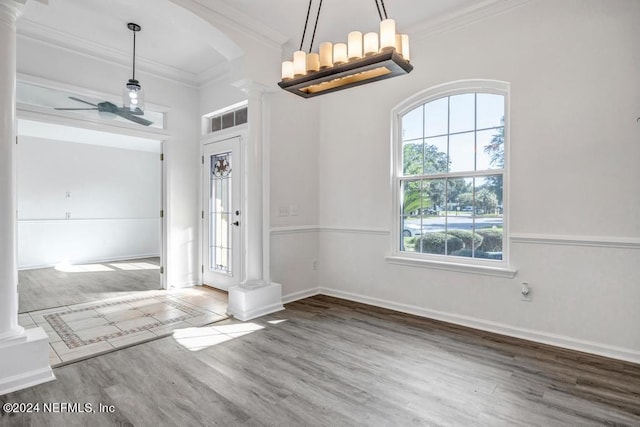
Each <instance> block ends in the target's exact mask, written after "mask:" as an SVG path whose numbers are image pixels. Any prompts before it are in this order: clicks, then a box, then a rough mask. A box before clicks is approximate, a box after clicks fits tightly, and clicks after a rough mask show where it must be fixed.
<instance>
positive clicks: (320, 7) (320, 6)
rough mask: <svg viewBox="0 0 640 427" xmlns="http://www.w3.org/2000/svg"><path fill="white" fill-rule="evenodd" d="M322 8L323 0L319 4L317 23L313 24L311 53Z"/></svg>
mask: <svg viewBox="0 0 640 427" xmlns="http://www.w3.org/2000/svg"><path fill="white" fill-rule="evenodd" d="M320 9H322V0H320V5H319V6H318V13H317V14H316V23H315V25H314V26H313V34H312V35H311V43H310V44H309V53H311V49H312V48H313V41H314V40H315V38H316V28H318V20H319V18H320Z"/></svg>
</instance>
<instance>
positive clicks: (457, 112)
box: [449, 93, 475, 133]
mask: <svg viewBox="0 0 640 427" xmlns="http://www.w3.org/2000/svg"><path fill="white" fill-rule="evenodd" d="M449 99H450V100H449V120H450V122H449V133H456V132H466V131H470V130H474V129H475V111H474V110H475V93H465V94H464V95H455V96H451V97H450V98H449Z"/></svg>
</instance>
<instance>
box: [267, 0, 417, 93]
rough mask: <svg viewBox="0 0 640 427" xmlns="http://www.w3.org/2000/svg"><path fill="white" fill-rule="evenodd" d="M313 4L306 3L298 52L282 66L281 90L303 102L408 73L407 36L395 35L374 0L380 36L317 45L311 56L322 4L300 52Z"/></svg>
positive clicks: (354, 34)
mask: <svg viewBox="0 0 640 427" xmlns="http://www.w3.org/2000/svg"><path fill="white" fill-rule="evenodd" d="M312 2H313V0H309V8H308V9H307V19H306V22H305V25H304V30H303V32H302V40H301V41H300V48H299V49H298V50H297V51H296V52H294V54H293V61H284V62H283V63H282V80H281V81H280V82H279V83H278V86H280V87H281V88H282V89H284V90H287V91H289V92H291V93H294V94H296V95H299V96H302V97H304V98H310V97H312V96H317V95H322V94H325V93H330V92H335V91H338V90H342V89H347V88H350V87H353V86H358V85H362V84H365V83H372V82H375V81H378V80H382V79H388V78H390V77H395V76H399V75H402V74H407V73H410V72H411V70H413V66H412V65H411V64H410V63H409V60H410V57H409V36H408V35H406V34H397V33H396V23H395V21H394V20H393V19H389V17H388V16H387V10H386V8H385V6H384V0H375V2H376V8H377V9H378V16H379V17H380V34H379V35H378V34H377V33H366V34H364V36H363V34H362V33H361V32H360V31H352V32H350V33H349V35H348V39H347V41H348V43H335V44H332V43H330V42H324V43H320V49H319V53H312V52H311V48H312V47H313V40H314V38H315V34H316V28H317V26H318V18H319V17H320V9H321V8H322V0H320V5H319V6H318V13H317V15H316V21H315V26H314V28H313V35H312V36H311V43H310V45H309V53H306V52H304V51H303V50H302V46H303V43H304V38H305V35H306V32H307V24H308V23H309V12H310V11H311V4H312Z"/></svg>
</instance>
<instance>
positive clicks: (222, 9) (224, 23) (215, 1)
mask: <svg viewBox="0 0 640 427" xmlns="http://www.w3.org/2000/svg"><path fill="white" fill-rule="evenodd" d="M170 1H171V2H173V3H175V4H177V5H178V6H181V7H183V8H185V9H187V10H190V11H191V12H193V13H194V14H196V15H197V16H199V17H200V18H202V19H204V20H206V21H207V22H209V23H210V24H212V25H214V26H215V27H216V28H218V29H219V30H221V31H223V32H225V33H226V34H227V35H229V32H239V33H241V34H243V35H245V36H247V37H249V38H251V39H253V40H254V41H257V42H259V43H261V44H263V45H266V46H268V47H271V48H275V49H280V48H281V46H282V45H283V44H285V43H286V42H287V41H288V40H289V38H288V37H287V36H285V35H283V34H282V33H280V32H279V31H277V30H274V29H273V28H271V27H269V26H268V25H265V24H264V23H262V22H261V21H259V20H257V19H255V18H253V17H251V16H249V15H247V14H245V13H242V12H240V11H239V10H238V9H236V8H234V7H232V6H229V5H228V4H227V3H224V2H222V1H220V0H170Z"/></svg>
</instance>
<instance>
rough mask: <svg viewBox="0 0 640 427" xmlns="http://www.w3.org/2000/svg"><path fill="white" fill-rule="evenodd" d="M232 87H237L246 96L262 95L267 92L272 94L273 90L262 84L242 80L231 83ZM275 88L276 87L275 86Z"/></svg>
mask: <svg viewBox="0 0 640 427" xmlns="http://www.w3.org/2000/svg"><path fill="white" fill-rule="evenodd" d="M233 86H235V87H237V88H238V89H240V90H241V91H243V92H244V93H246V94H247V95H251V94H264V93H267V92H273V91H274V88H273V87H269V86H267V85H264V84H262V83H258V82H256V81H254V80H251V79H242V80H238V81H237V82H235V83H233ZM276 88H277V86H276Z"/></svg>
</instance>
